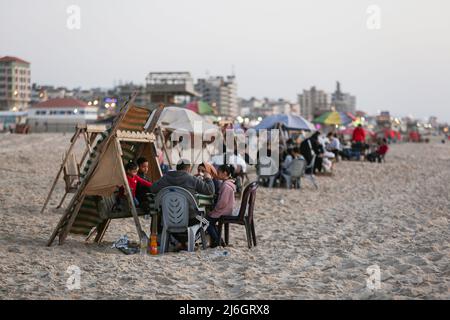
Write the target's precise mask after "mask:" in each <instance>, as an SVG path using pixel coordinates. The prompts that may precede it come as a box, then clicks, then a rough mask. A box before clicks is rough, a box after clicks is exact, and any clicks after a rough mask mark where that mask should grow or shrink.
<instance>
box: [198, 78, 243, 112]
mask: <svg viewBox="0 0 450 320" xmlns="http://www.w3.org/2000/svg"><path fill="white" fill-rule="evenodd" d="M195 90H196V91H197V92H199V93H200V94H201V95H202V98H201V99H202V100H203V101H206V102H208V103H209V104H210V105H211V106H212V107H213V109H215V110H216V111H217V113H218V114H219V115H221V116H224V117H228V118H235V117H237V116H238V115H239V104H238V96H237V83H236V78H235V76H227V77H226V79H225V78H224V77H210V78H208V79H198V81H197V83H196V84H195Z"/></svg>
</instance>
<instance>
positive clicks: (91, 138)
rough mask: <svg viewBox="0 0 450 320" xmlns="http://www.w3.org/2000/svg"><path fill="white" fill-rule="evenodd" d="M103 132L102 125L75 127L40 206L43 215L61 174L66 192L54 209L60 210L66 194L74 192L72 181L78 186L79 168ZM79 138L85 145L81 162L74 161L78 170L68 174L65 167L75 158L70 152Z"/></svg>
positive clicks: (103, 127) (104, 127)
mask: <svg viewBox="0 0 450 320" xmlns="http://www.w3.org/2000/svg"><path fill="white" fill-rule="evenodd" d="M104 131H106V126H104V125H86V124H79V125H77V127H76V131H75V134H74V135H73V136H72V138H71V139H70V147H69V149H68V150H67V151H66V152H65V154H64V156H63V161H62V164H61V166H60V168H59V170H58V173H57V174H56V177H55V179H54V180H53V184H52V187H51V188H50V191H49V193H48V195H47V198H46V199H45V202H44V205H43V206H42V209H41V213H43V212H44V210H45V208H46V207H47V204H48V202H49V201H50V197H51V196H52V193H53V191H54V190H55V187H56V184H57V183H58V180H59V177H60V176H61V173H63V178H64V182H65V188H66V191H65V193H64V196H63V197H62V199H61V201H60V202H59V204H58V206H57V207H56V208H57V209H59V208H61V206H62V204H63V202H64V200H65V199H66V196H67V194H69V193H75V192H76V190H77V185H73V183H72V179H77V180H78V184H79V179H80V168H81V166H82V165H83V162H84V160H85V159H86V156H87V155H88V154H89V153H90V152H92V145H93V144H94V142H95V139H96V138H97V135H98V134H99V133H102V132H104ZM80 136H83V137H84V142H85V144H86V145H85V148H84V152H83V155H82V157H81V160H80V161H79V162H76V160H75V162H76V166H77V167H78V170H77V173H76V174H74V173H71V172H68V170H67V167H66V165H67V164H68V163H69V161H70V159H74V157H75V154H74V153H73V152H72V151H73V148H74V147H75V144H76V143H77V141H78V138H79V137H80Z"/></svg>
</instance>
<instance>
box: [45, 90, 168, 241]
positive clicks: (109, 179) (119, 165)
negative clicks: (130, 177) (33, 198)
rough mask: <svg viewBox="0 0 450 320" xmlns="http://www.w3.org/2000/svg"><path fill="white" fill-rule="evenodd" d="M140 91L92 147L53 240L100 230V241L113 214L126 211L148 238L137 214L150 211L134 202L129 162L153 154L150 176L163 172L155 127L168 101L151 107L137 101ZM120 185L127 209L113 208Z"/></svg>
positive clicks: (126, 215)
mask: <svg viewBox="0 0 450 320" xmlns="http://www.w3.org/2000/svg"><path fill="white" fill-rule="evenodd" d="M135 97H136V94H133V95H132V97H131V98H130V99H129V100H128V101H127V102H126V103H125V105H124V106H123V107H122V109H121V110H120V112H119V113H118V115H117V116H116V118H115V120H114V122H113V124H112V127H111V128H110V129H108V130H106V131H105V132H103V133H101V137H100V138H99V139H98V140H97V142H96V144H95V146H94V147H93V148H92V152H91V153H90V154H89V159H88V160H87V161H86V162H85V164H84V167H83V169H82V171H81V172H80V183H79V185H78V186H77V189H76V191H75V195H74V196H73V198H72V199H71V201H70V204H69V205H68V207H67V209H66V210H65V212H64V214H63V216H62V217H61V219H60V221H59V222H58V224H57V226H56V228H55V230H54V231H53V233H52V235H51V237H50V239H49V241H48V243H47V245H48V246H51V245H52V243H53V242H54V240H55V238H56V237H57V236H58V237H59V244H63V242H64V241H65V239H66V238H67V236H68V234H69V233H72V234H81V235H85V236H87V239H89V238H90V237H91V236H93V235H94V234H96V237H95V242H100V241H101V240H102V239H103V236H104V234H105V232H106V230H107V228H108V226H109V223H110V221H111V219H117V218H127V217H132V218H133V219H134V222H135V225H136V230H137V232H138V235H139V238H140V239H148V236H147V234H146V233H145V232H144V231H143V230H142V227H141V224H140V221H139V217H138V215H143V214H146V213H145V212H143V210H141V209H139V208H136V207H135V204H134V201H133V196H132V193H131V190H130V188H129V186H128V182H127V178H126V172H125V167H124V164H126V163H127V162H128V161H130V160H135V159H137V158H138V157H141V156H145V157H146V158H147V159H149V165H150V170H149V178H150V179H151V180H152V181H156V180H158V179H159V178H160V177H161V169H160V166H159V163H158V159H157V154H156V148H155V140H156V138H155V134H154V131H155V129H156V125H157V121H158V118H159V116H160V114H161V112H162V110H163V108H164V105H162V104H161V105H160V106H159V107H158V108H157V109H156V110H155V111H153V112H150V110H149V109H146V108H142V107H136V106H134V105H133V103H134V99H135ZM120 186H123V187H124V190H125V197H126V200H127V209H126V210H124V211H121V212H120V213H119V214H118V213H117V212H113V206H114V203H115V197H116V192H117V190H118V187H120ZM155 229H156V222H155V223H153V221H152V233H153V232H154V231H156V230H155Z"/></svg>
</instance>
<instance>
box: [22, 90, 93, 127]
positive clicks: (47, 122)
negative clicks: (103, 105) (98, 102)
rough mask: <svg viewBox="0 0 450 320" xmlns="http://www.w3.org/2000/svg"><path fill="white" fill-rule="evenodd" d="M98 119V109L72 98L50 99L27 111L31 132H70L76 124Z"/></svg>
mask: <svg viewBox="0 0 450 320" xmlns="http://www.w3.org/2000/svg"><path fill="white" fill-rule="evenodd" d="M97 119H98V107H96V106H89V105H88V104H87V103H86V102H83V101H81V100H78V99H73V98H62V99H60V98H58V99H51V100H47V101H44V102H41V103H38V104H36V105H33V106H31V107H30V108H29V110H28V124H29V126H30V129H31V132H72V131H75V127H76V125H77V124H86V123H93V122H95V121H96V120H97Z"/></svg>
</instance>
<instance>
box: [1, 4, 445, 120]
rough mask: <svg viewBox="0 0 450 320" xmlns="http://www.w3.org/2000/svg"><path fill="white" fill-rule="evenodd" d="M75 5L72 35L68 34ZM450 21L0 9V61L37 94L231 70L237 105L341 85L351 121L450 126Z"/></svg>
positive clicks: (426, 7) (227, 8)
mask: <svg viewBox="0 0 450 320" xmlns="http://www.w3.org/2000/svg"><path fill="white" fill-rule="evenodd" d="M72 4H74V5H78V6H79V7H80V9H81V28H80V29H79V30H70V29H68V28H67V24H66V23H67V19H68V17H69V14H68V13H67V12H66V10H67V7H68V6H69V5H72ZM370 5H377V6H378V7H379V8H380V9H381V24H380V29H379V30H370V29H369V28H368V27H367V19H368V18H369V16H370V14H368V13H367V8H368V7H369V6H370ZM449 16H450V1H448V0H426V1H425V0H371V1H366V0H308V1H306V0H303V1H301V0H271V1H267V0H227V1H218V0H190V1H187V0H147V1H144V0H133V1H125V0H122V1H119V0H89V1H88V0H70V1H66V0H39V1H36V0H14V1H13V0H0V55H15V56H18V57H21V58H23V59H25V60H28V61H30V62H31V68H32V69H31V71H32V82H36V83H39V84H50V85H64V86H69V87H76V86H82V87H91V86H97V87H98V86H101V87H111V86H112V85H113V84H114V82H115V83H117V82H118V81H119V80H122V81H133V82H135V83H144V82H145V76H146V75H147V73H148V72H150V71H190V72H191V74H192V75H193V76H194V77H195V78H197V77H204V76H205V74H206V73H207V72H208V73H209V74H210V75H226V74H230V73H231V71H232V68H233V66H234V70H235V73H236V76H237V80H238V86H239V88H238V93H239V96H241V97H245V98H249V97H251V96H256V97H271V98H278V97H284V98H287V99H290V100H296V97H297V94H298V93H300V92H301V91H302V90H303V89H305V88H309V87H310V86H312V85H316V87H318V88H320V89H324V90H326V91H329V92H331V91H333V90H334V87H335V81H336V80H340V81H341V84H342V87H343V90H344V91H346V92H351V93H352V94H355V95H356V96H357V108H358V109H362V110H366V111H369V112H376V111H377V110H380V109H381V110H383V109H389V110H391V112H393V113H394V114H398V115H408V114H411V115H413V116H417V117H426V116H428V115H431V114H433V115H437V116H438V117H440V118H441V119H442V120H447V121H450V111H449V110H450V102H449V91H450V18H449Z"/></svg>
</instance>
